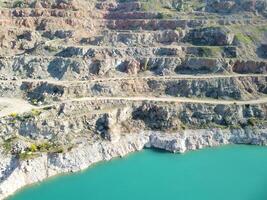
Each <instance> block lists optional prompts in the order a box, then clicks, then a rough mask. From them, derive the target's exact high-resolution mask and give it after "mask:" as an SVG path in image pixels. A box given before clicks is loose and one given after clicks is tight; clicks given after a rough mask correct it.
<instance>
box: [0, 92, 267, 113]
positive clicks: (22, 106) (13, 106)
mask: <svg viewBox="0 0 267 200" xmlns="http://www.w3.org/2000/svg"><path fill="white" fill-rule="evenodd" d="M120 100H124V101H133V102H134V101H154V102H174V103H197V104H198V103H199V104H215V105H218V104H223V105H231V104H236V105H246V104H249V105H253V104H266V103H267V97H263V98H260V99H255V100H246V101H236V100H216V99H192V98H181V97H141V96H132V97H83V98H72V99H66V100H63V101H60V102H57V103H54V104H51V105H46V106H40V107H38V106H32V105H31V104H30V103H29V102H27V101H26V100H22V99H17V98H2V97H1V98H0V105H3V106H5V107H4V108H3V109H2V110H0V117H4V116H8V115H10V114H11V113H24V112H29V111H30V110H32V109H34V108H35V109H43V108H46V107H51V106H55V105H58V104H60V103H71V102H83V101H120Z"/></svg>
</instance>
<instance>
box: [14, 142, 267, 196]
mask: <svg viewBox="0 0 267 200" xmlns="http://www.w3.org/2000/svg"><path fill="white" fill-rule="evenodd" d="M61 199H62V200H150V199H151V200H152V199H153V200H165V199H166V200H167V199H175V200H266V199H267V148H266V147H255V146H226V147H220V148H211V149H206V150H201V151H196V152H189V153H186V154H184V155H177V154H171V153H166V152H160V151H153V150H144V151H142V152H139V153H135V154H132V155H130V156H128V157H127V158H123V159H115V160H113V161H111V162H103V163H100V164H97V165H95V166H93V167H91V168H89V169H88V170H86V171H84V172H81V173H76V174H73V175H67V176H61V177H56V178H53V179H50V180H48V181H46V182H43V183H41V184H37V185H35V186H32V187H30V188H26V189H24V190H22V191H20V192H19V193H17V194H16V195H15V196H13V197H11V198H10V200H61Z"/></svg>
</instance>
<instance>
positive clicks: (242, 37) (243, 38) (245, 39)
mask: <svg viewBox="0 0 267 200" xmlns="http://www.w3.org/2000/svg"><path fill="white" fill-rule="evenodd" d="M235 37H236V39H237V40H238V42H240V43H242V44H245V45H249V44H252V43H253V40H252V38H251V37H250V36H249V35H247V34H245V33H237V34H236V35H235Z"/></svg>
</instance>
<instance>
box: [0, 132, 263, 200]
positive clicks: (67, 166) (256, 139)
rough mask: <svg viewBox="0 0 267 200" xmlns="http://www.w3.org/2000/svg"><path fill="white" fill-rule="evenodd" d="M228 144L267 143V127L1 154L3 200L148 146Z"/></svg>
mask: <svg viewBox="0 0 267 200" xmlns="http://www.w3.org/2000/svg"><path fill="white" fill-rule="evenodd" d="M226 144H249V145H262V146H266V145H267V129H258V128H255V127H254V128H249V127H248V128H246V129H231V130H230V129H225V130H222V129H210V130H205V129H202V130H186V131H183V132H178V133H168V134H167V133H161V132H142V133H138V134H134V133H133V134H129V135H126V136H124V137H121V138H120V139H118V140H116V141H112V142H110V141H101V142H97V143H94V144H88V143H81V144H79V146H77V147H76V148H73V149H72V150H71V151H69V152H67V153H64V154H57V153H54V154H42V155H41V156H40V157H38V158H34V159H31V160H27V161H20V160H19V159H18V158H17V157H12V156H11V157H6V156H5V155H3V154H1V155H0V156H1V161H0V166H1V174H0V178H1V179H0V180H1V181H0V199H4V198H6V197H8V196H9V195H11V194H13V193H14V192H15V191H17V190H18V189H20V188H22V187H23V186H26V185H29V184H34V183H37V182H40V181H43V180H44V179H46V178H49V177H51V176H55V175H58V174H62V173H73V172H77V171H80V170H84V169H86V168H88V167H89V166H91V165H92V164H94V163H97V162H100V161H108V160H111V159H112V158H115V157H123V156H126V155H127V154H129V153H131V152H136V151H140V150H142V149H144V148H158V149H163V150H167V151H170V152H178V153H184V152H186V151H190V150H196V149H202V148H204V147H215V146H219V145H226Z"/></svg>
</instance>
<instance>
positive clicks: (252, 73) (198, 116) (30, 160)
mask: <svg viewBox="0 0 267 200" xmlns="http://www.w3.org/2000/svg"><path fill="white" fill-rule="evenodd" d="M155 5H157V6H155ZM266 13H267V12H266V0H256V1H255V0H246V1H242V0H187V1H173V0H164V1H163V0H161V1H154V0H149V1H143V0H142V1H136V0H127V1H121V0H101V1H100V0H90V1H87V0H86V1H85V0H51V1H48V0H27V1H15V0H10V1H1V2H0V199H3V198H6V197H8V196H9V195H11V194H12V193H13V192H15V191H16V190H18V189H19V188H21V187H23V186H25V185H28V184H32V183H36V182H40V181H42V180H44V179H46V178H48V177H51V176H54V175H57V174H60V173H70V172H76V171H78V170H81V169H85V168H87V167H88V166H90V165H92V164H93V163H96V162H99V161H102V160H110V159H112V158H114V157H118V156H120V157H121V156H125V155H127V154H128V153H130V152H135V151H139V150H141V149H143V148H160V149H165V150H167V151H170V152H174V153H184V152H186V151H189V150H196V149H200V148H204V147H207V146H208V147H212V146H218V145H226V144H251V145H266V133H267V131H266V127H267V99H266V94H267V81H266V80H267V60H266V56H265V54H266V53H265V52H266V47H265V45H264V44H265V43H266V37H267V26H266V17H267V14H266Z"/></svg>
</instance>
